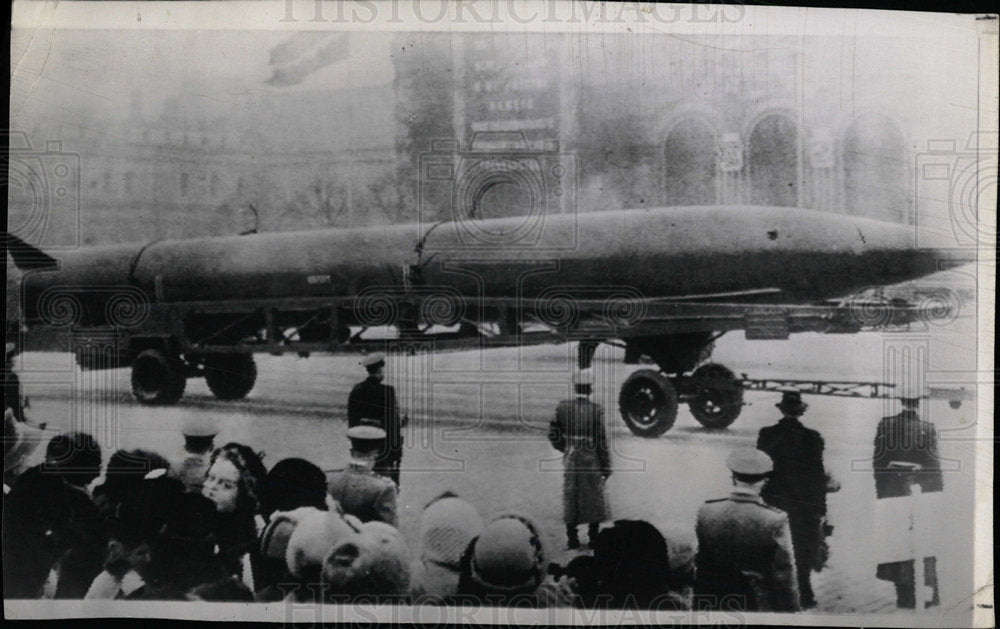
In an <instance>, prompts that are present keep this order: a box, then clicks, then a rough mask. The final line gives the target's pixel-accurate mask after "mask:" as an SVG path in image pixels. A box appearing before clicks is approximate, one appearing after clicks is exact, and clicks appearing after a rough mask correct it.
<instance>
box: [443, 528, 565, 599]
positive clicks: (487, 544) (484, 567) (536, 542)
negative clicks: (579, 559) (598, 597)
mask: <svg viewBox="0 0 1000 629" xmlns="http://www.w3.org/2000/svg"><path fill="white" fill-rule="evenodd" d="M546 568H547V565H546V562H545V550H544V548H543V546H542V538H541V535H540V534H539V530H538V527H537V526H536V525H535V524H534V522H532V521H531V520H529V519H528V518H526V517H524V516H521V515H513V514H512V515H504V516H501V517H499V518H497V519H495V520H493V521H492V522H491V523H490V524H489V525H487V526H486V528H485V529H483V532H482V533H480V534H479V535H478V536H477V537H476V538H475V539H474V540H472V542H470V543H469V546H468V548H467V549H466V551H465V554H464V555H463V556H462V564H461V572H460V574H459V579H458V593H457V595H456V596H455V598H454V599H452V601H451V602H453V603H455V604H458V605H461V604H463V601H465V604H480V605H489V606H507V605H514V606H523V607H539V608H542V607H570V606H573V605H574V604H575V603H576V599H575V597H573V596H572V594H571V593H570V592H569V590H568V589H566V588H562V587H559V586H558V585H557V584H555V583H553V582H550V581H546Z"/></svg>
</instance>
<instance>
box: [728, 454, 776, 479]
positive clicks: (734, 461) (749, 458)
mask: <svg viewBox="0 0 1000 629" xmlns="http://www.w3.org/2000/svg"><path fill="white" fill-rule="evenodd" d="M726 467H728V468H729V470H730V471H731V472H734V473H736V474H745V475H747V476H763V475H764V474H770V473H771V470H773V469H774V463H773V462H772V461H771V457H769V456H768V455H767V454H765V453H764V452H761V451H760V450H757V449H756V448H740V449H738V450H733V451H732V452H730V453H729V456H728V457H726Z"/></svg>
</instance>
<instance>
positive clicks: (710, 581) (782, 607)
mask: <svg viewBox="0 0 1000 629" xmlns="http://www.w3.org/2000/svg"><path fill="white" fill-rule="evenodd" d="M695 530H696V533H697V535H698V555H697V558H696V560H695V563H696V569H697V576H696V579H695V596H696V597H697V598H698V601H697V603H696V605H706V606H708V607H710V608H711V607H715V608H721V609H730V610H733V609H744V610H746V611H797V610H798V609H799V591H798V584H797V582H796V573H795V563H794V562H793V558H792V540H791V533H790V531H789V526H788V516H787V515H785V513H784V512H782V511H781V510H779V509H775V508H774V507H769V506H768V505H766V504H764V502H763V500H761V499H760V497H758V496H755V495H753V494H749V493H742V492H739V491H734V492H733V493H732V495H730V497H729V498H722V499H719V500H709V501H708V502H706V503H705V504H704V505H702V507H701V509H699V510H698V524H697V527H696V529H695Z"/></svg>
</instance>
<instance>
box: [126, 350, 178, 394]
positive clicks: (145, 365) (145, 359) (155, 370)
mask: <svg viewBox="0 0 1000 629" xmlns="http://www.w3.org/2000/svg"><path fill="white" fill-rule="evenodd" d="M183 367H184V366H183V364H182V363H181V361H180V360H179V359H178V358H176V357H174V356H167V355H165V354H164V353H163V352H161V351H160V350H158V349H147V350H143V351H142V352H140V353H139V355H138V356H136V358H135V360H134V361H132V395H133V396H135V399H137V400H139V402H140V403H141V404H146V405H148V406H165V405H169V404H174V403H176V402H177V400H179V399H181V396H183V395H184V386H185V385H186V384H187V380H186V379H185V377H184V372H183Z"/></svg>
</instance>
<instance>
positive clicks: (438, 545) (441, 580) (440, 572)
mask: <svg viewBox="0 0 1000 629" xmlns="http://www.w3.org/2000/svg"><path fill="white" fill-rule="evenodd" d="M482 530H483V519H482V518H481V517H479V513H478V512H477V511H476V508H475V507H473V506H472V505H470V504H469V503H468V502H466V501H464V500H462V499H461V498H459V497H458V496H456V495H455V494H453V493H451V492H445V493H443V494H441V495H440V496H438V497H437V498H435V499H434V500H432V501H431V502H430V503H429V504H428V505H427V507H426V508H425V509H424V513H423V515H422V517H421V521H420V547H419V549H418V552H419V558H418V559H417V560H416V561H414V562H413V565H412V566H411V568H410V593H411V594H412V595H413V598H414V600H417V599H419V598H421V597H428V598H429V599H431V600H434V599H437V600H441V601H443V600H444V599H446V598H448V597H450V596H454V595H455V594H456V593H457V592H458V577H459V573H460V570H461V563H462V553H463V552H464V551H465V549H466V547H467V546H468V545H469V542H471V541H472V540H473V538H475V537H476V536H477V535H479V533H480V532H481V531H482Z"/></svg>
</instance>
